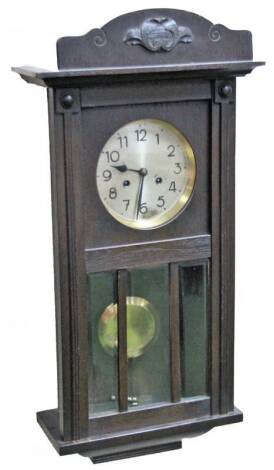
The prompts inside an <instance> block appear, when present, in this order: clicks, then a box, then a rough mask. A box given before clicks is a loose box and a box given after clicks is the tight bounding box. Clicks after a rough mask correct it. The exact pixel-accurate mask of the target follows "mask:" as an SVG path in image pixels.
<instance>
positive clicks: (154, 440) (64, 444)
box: [37, 408, 243, 463]
mask: <svg viewBox="0 0 274 470" xmlns="http://www.w3.org/2000/svg"><path fill="white" fill-rule="evenodd" d="M37 421H38V423H39V424H40V426H41V428H42V429H43V431H44V432H45V434H46V436H47V437H48V439H49V440H50V442H51V443H52V445H53V446H54V448H55V450H56V451H57V452H58V454H59V455H69V454H77V453H78V454H81V455H83V456H85V457H90V458H91V460H92V462H93V463H101V462H106V461H111V460H118V459H124V458H129V457H137V456H141V455H145V454H152V453H158V452H164V451H167V450H175V449H179V448H181V441H180V439H181V438H187V437H194V436H197V435H200V434H204V433H205V432H207V431H210V430H211V429H212V428H214V427H216V426H222V425H225V424H233V423H239V422H241V421H243V413H242V412H241V411H240V410H238V409H237V408H234V410H233V411H231V412H229V413H226V414H215V415H210V416H208V415H207V416H203V417H199V418H193V419H189V420H186V421H181V422H178V421H176V422H175V423H168V424H165V425H162V426H157V427H151V426H150V427H148V428H142V429H140V430H138V431H137V432H136V431H135V432H134V431H133V432H132V430H128V432H127V433H125V432H122V433H113V434H107V435H102V436H97V437H94V436H93V437H89V438H85V439H80V440H77V441H76V440H72V441H64V440H62V437H61V435H60V431H59V424H58V410H57V409H54V410H47V411H40V412H38V413H37Z"/></svg>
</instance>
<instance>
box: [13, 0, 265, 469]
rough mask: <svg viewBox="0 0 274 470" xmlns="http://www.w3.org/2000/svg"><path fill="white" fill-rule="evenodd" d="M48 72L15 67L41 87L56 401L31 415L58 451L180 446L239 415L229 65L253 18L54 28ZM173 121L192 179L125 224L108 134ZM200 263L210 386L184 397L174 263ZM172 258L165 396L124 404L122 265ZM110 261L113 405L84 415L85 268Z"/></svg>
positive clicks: (107, 452) (165, 16)
mask: <svg viewBox="0 0 274 470" xmlns="http://www.w3.org/2000/svg"><path fill="white" fill-rule="evenodd" d="M57 55H58V67H59V70H58V71H56V72H50V71H46V70H40V69H33V68H29V67H22V68H14V70H15V71H16V72H17V73H19V74H20V75H21V77H22V78H23V79H24V80H26V81H27V82H30V83H34V84H37V85H41V86H46V87H48V104H49V126H50V142H51V175H52V207H53V232H54V260H55V291H56V322H57V353H58V354H57V356H58V357H57V360H58V391H59V392H58V397H59V398H58V409H56V410H49V411H42V412H39V413H38V414H37V418H38V422H39V424H40V425H41V427H42V428H43V430H44V431H45V433H46V434H47V436H48V437H49V439H50V440H51V442H52V443H53V445H54V447H55V448H56V449H57V451H58V452H59V453H60V454H62V455H64V454H69V453H81V454H83V455H88V456H91V457H92V459H93V461H94V462H99V461H104V460H111V459H114V458H124V457H128V456H133V455H140V454H142V453H151V452H160V451H162V450H169V449H174V448H178V447H180V445H181V444H180V440H181V438H182V437H184V436H192V435H195V434H200V433H203V432H206V431H208V430H210V429H211V428H212V427H214V426H219V425H222V424H228V423H234V422H238V421H241V420H242V413H241V412H240V411H239V410H238V409H237V408H235V407H234V399H233V362H234V188H235V184H234V144H235V100H236V76H241V75H245V74H247V73H249V72H251V71H252V70H253V69H254V68H255V67H256V66H258V65H262V64H263V63H262V62H257V63H256V62H253V60H252V39H251V34H250V32H248V31H231V30H229V29H227V28H226V27H224V26H222V25H212V23H210V22H209V21H207V20H206V19H204V18H202V17H200V16H198V15H195V14H192V13H188V12H185V11H178V10H168V9H164V10H162V9H160V10H146V11H139V12H135V13H129V14H127V15H123V16H121V17H119V18H116V19H114V20H113V21H111V22H110V23H108V24H107V25H106V26H104V27H103V28H102V29H96V30H92V31H90V32H89V33H88V34H86V35H84V36H80V37H68V38H62V39H59V41H58V43H57ZM149 117H151V118H154V117H157V118H159V119H163V120H167V121H170V122H172V123H173V124H174V125H175V126H176V127H177V128H179V129H181V130H182V131H183V132H184V134H185V135H186V137H187V138H188V140H189V141H190V142H191V143H192V146H193V149H194V152H195V155H196V160H197V181H196V187H195V192H194V195H193V198H192V200H191V203H190V204H189V205H188V207H187V209H186V210H185V211H184V212H183V213H182V214H181V215H180V216H179V217H178V218H177V219H176V220H174V221H173V222H171V223H170V224H167V225H165V226H163V227H161V228H159V229H157V230H149V231H137V230H136V231H134V230H132V229H130V228H127V227H125V226H123V225H121V224H119V223H118V222H117V221H116V220H114V219H113V218H112V217H111V216H110V215H109V214H108V213H107V212H106V211H105V209H104V208H103V206H102V204H101V202H100V200H99V197H98V194H97V191H96V183H95V169H96V164H97V158H98V155H99V153H100V150H101V148H102V147H103V145H104V142H105V141H106V140H107V139H108V137H109V136H110V135H111V134H112V133H113V132H114V131H115V130H116V129H118V128H119V127H120V126H122V125H124V124H125V123H126V122H128V121H132V120H135V119H141V118H149ZM198 260H202V261H203V262H205V261H206V262H207V263H208V264H207V265H208V266H209V269H208V279H207V282H208V289H209V308H208V310H209V322H208V337H209V361H208V371H207V375H208V394H207V396H203V397H194V398H193V399H189V400H185V401H181V400H180V390H179V386H180V385H179V382H180V355H179V328H178V321H179V315H180V305H179V295H178V291H179V287H178V282H179V281H178V263H179V262H186V263H187V262H190V261H191V262H192V264H193V263H195V262H197V261H198ZM159 262H160V263H168V264H169V266H170V279H169V284H170V338H171V348H170V374H171V383H170V387H171V397H172V402H171V403H170V404H167V405H165V406H154V407H151V409H149V410H136V411H127V407H126V399H127V359H126V354H125V351H126V322H125V316H126V314H125V302H124V299H125V293H126V270H127V269H129V268H132V267H137V266H150V265H154V264H158V263H159ZM108 270H116V271H117V272H118V309H119V322H118V324H119V326H118V335H119V348H118V383H119V410H120V412H119V413H116V414H113V415H111V416H105V417H97V418H93V419H90V418H89V415H88V328H87V273H91V272H100V271H108Z"/></svg>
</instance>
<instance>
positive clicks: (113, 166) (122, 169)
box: [111, 165, 147, 176]
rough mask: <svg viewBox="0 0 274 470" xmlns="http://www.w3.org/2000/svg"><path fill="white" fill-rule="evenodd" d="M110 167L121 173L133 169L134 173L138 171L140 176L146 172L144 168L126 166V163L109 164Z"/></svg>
mask: <svg viewBox="0 0 274 470" xmlns="http://www.w3.org/2000/svg"><path fill="white" fill-rule="evenodd" d="M111 166H112V168H116V170H118V171H120V172H121V173H125V171H134V173H138V174H139V175H140V176H145V175H146V174H147V170H146V168H141V169H140V170H134V169H133V168H128V167H127V166H126V165H111Z"/></svg>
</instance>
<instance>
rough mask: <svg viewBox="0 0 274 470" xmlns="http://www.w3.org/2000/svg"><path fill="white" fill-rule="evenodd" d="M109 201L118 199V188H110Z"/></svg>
mask: <svg viewBox="0 0 274 470" xmlns="http://www.w3.org/2000/svg"><path fill="white" fill-rule="evenodd" d="M108 197H109V199H116V198H117V189H116V188H110V189H109V193H108Z"/></svg>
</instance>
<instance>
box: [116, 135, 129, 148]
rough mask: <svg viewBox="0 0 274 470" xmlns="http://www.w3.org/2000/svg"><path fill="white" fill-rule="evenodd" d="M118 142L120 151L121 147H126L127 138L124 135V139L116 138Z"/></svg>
mask: <svg viewBox="0 0 274 470" xmlns="http://www.w3.org/2000/svg"><path fill="white" fill-rule="evenodd" d="M118 140H119V142H120V148H121V149H122V148H123V147H126V148H127V147H128V138H127V136H126V135H125V136H124V137H118Z"/></svg>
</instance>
